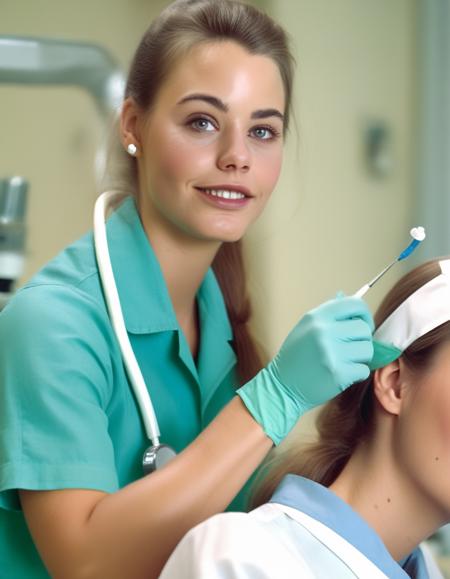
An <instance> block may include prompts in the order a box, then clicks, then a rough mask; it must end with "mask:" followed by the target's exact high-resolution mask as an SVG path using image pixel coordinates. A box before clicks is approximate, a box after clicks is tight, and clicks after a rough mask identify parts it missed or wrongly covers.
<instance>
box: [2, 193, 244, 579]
mask: <svg viewBox="0 0 450 579" xmlns="http://www.w3.org/2000/svg"><path fill="white" fill-rule="evenodd" d="M107 235H108V242H109V250H110V254H111V262H112V266H113V271H114V274H115V278H116V284H117V289H118V292H119V296H120V299H121V304H122V309H123V314H124V319H125V325H126V328H127V331H128V335H129V337H130V341H131V345H132V347H133V350H134V353H135V355H136V358H137V360H138V363H139V365H140V368H141V371H142V373H143V376H144V379H145V382H146V384H147V386H148V388H149V391H150V393H151V397H152V401H153V405H154V407H155V412H156V415H157V418H158V422H159V427H160V430H161V442H163V443H166V444H169V445H171V446H172V447H173V448H174V449H175V450H176V451H177V452H179V451H181V450H182V449H183V448H185V447H186V446H187V445H188V444H189V443H191V442H192V441H193V440H194V439H195V438H196V437H197V436H198V434H199V433H200V432H201V431H202V430H203V429H204V428H205V426H206V425H207V424H208V423H209V422H210V421H211V420H212V419H213V418H214V417H215V416H216V414H217V413H218V412H219V411H220V410H221V409H222V408H223V406H224V405H225V404H227V403H228V402H229V401H230V400H231V398H232V397H233V396H234V393H235V390H236V387H237V386H238V379H237V371H236V355H235V352H234V350H233V347H232V343H231V342H232V339H233V336H232V329H231V326H230V322H229V319H228V315H227V311H226V308H225V304H224V300H223V296H222V293H221V290H220V288H219V285H218V283H217V280H216V278H215V276H214V273H213V271H212V270H211V269H210V270H208V272H207V274H206V276H205V278H204V280H203V282H202V284H201V287H200V288H199V291H198V294H197V304H198V311H199V319H200V346H199V353H198V357H197V363H195V362H194V360H193V357H192V355H191V351H190V349H189V346H188V343H187V341H186V339H185V337H184V334H183V332H182V331H181V329H180V327H179V325H178V322H177V319H176V317H175V312H174V310H173V306H172V303H171V300H170V297H169V294H168V290H167V287H166V284H165V281H164V278H163V275H162V272H161V269H160V266H159V263H158V261H157V259H156V257H155V254H154V252H153V251H152V247H151V245H150V243H149V241H148V238H147V236H146V234H145V232H144V229H143V227H142V224H141V221H140V218H139V214H138V212H137V209H136V205H135V202H134V199H133V198H131V197H128V198H127V199H126V200H125V201H124V202H123V203H122V204H121V206H120V207H119V208H118V209H117V210H116V211H115V212H114V213H113V215H112V216H111V217H110V218H109V219H108V222H107ZM148 445H149V441H148V439H147V438H146V435H145V431H144V427H143V422H142V419H141V416H140V413H139V410H138V406H137V403H136V401H135V399H134V395H133V393H132V390H131V388H130V385H129V382H128V379H127V376H126V374H125V371H124V367H123V363H122V359H121V354H120V351H119V347H118V343H117V341H116V338H115V335H114V333H113V331H112V327H111V324H110V320H109V318H108V314H107V310H106V306H105V301H104V298H103V293H102V289H101V285H100V280H99V273H98V268H97V263H96V259H95V254H94V246H93V236H92V233H90V234H88V235H86V236H84V237H83V238H81V239H80V240H78V241H77V242H75V243H74V244H73V245H71V246H69V247H68V248H66V249H65V250H64V251H62V252H61V253H60V254H59V255H58V256H57V257H56V258H55V259H53V260H52V261H51V262H49V263H48V264H47V265H46V266H45V267H44V268H43V269H42V270H41V271H40V272H39V273H38V274H37V275H36V276H35V277H34V278H33V279H32V280H31V281H30V282H29V283H28V284H27V285H25V286H24V287H23V288H21V289H20V290H19V291H18V292H17V293H16V295H15V296H14V298H13V299H12V300H11V301H10V302H9V304H8V305H7V306H6V308H5V309H4V310H3V311H2V313H1V314H0V576H1V577H5V578H6V577H8V578H27V579H35V578H41V577H42V578H44V577H45V578H48V577H49V575H48V573H47V572H46V571H45V568H44V565H43V563H42V561H41V559H40V557H39V555H38V553H37V551H36V548H35V547H34V544H33V542H32V539H31V536H30V534H29V532H28V529H27V526H26V523H25V520H24V517H23V514H22V512H21V510H20V503H19V500H18V493H17V489H19V488H23V489H34V490H49V489H63V488H83V489H95V490H100V491H104V492H107V493H113V492H115V491H117V490H118V489H120V488H122V487H124V486H125V485H127V484H129V483H131V482H132V481H135V480H136V479H138V478H140V477H141V476H142V455H143V452H144V450H145V449H146V448H147V447H148ZM243 495H244V491H242V492H241V494H240V495H239V496H238V497H237V498H236V500H235V501H234V502H233V503H232V505H231V506H230V508H231V509H233V510H242V508H243V504H244V499H243ZM5 572H6V574H5Z"/></svg>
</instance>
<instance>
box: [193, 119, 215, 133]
mask: <svg viewBox="0 0 450 579" xmlns="http://www.w3.org/2000/svg"><path fill="white" fill-rule="evenodd" d="M189 125H190V126H191V127H192V128H193V129H195V130H196V131H202V132H207V133H209V132H212V131H215V130H216V127H215V126H214V124H213V123H212V121H210V120H209V119H205V118H203V117H199V118H198V119H192V120H191V121H189Z"/></svg>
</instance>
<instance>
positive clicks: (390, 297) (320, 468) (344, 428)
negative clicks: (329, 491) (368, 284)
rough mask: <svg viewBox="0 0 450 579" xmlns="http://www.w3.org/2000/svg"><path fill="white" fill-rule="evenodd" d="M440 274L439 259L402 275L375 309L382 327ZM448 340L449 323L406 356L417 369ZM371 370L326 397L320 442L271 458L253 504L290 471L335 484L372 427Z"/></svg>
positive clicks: (319, 421)
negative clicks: (356, 380)
mask: <svg viewBox="0 0 450 579" xmlns="http://www.w3.org/2000/svg"><path fill="white" fill-rule="evenodd" d="M440 273H441V270H440V267H439V260H437V259H436V260H432V261H429V262H427V263H424V264H422V265H420V266H419V267H416V268H415V269H413V270H412V271H411V272H409V273H408V274H406V275H405V276H404V277H403V278H401V279H400V280H399V281H398V282H397V283H396V284H395V285H394V287H393V288H392V289H391V291H390V292H389V293H388V294H387V295H386V297H385V298H384V300H383V301H382V303H381V305H380V307H379V308H378V310H377V312H376V314H375V325H376V326H377V327H378V326H379V325H380V324H381V323H382V322H383V321H384V320H385V319H386V318H387V317H388V316H389V315H390V314H391V313H392V312H393V311H394V310H396V309H397V308H398V307H399V306H400V304H402V303H403V302H404V301H405V300H406V299H407V298H408V297H409V296H410V295H411V294H413V293H414V292H415V291H416V290H418V289H419V288H420V287H422V286H423V285H424V284H425V283H427V282H428V281H430V280H432V279H433V278H435V277H436V276H438V275H439V274H440ZM449 339H450V322H445V323H444V324H441V325H440V326H438V327H437V328H435V329H434V330H432V331H430V332H428V333H427V334H425V335H424V336H422V337H420V338H419V339H417V340H416V341H415V342H414V343H412V344H411V345H410V346H409V347H408V348H407V349H406V350H405V351H404V352H403V354H402V359H403V360H404V362H405V363H406V364H407V365H408V367H409V368H410V369H411V370H412V371H414V372H417V373H419V372H421V371H423V370H425V369H426V368H427V367H428V366H429V364H430V362H431V360H432V358H433V355H434V354H435V353H436V351H437V348H438V347H439V346H440V345H441V344H442V343H443V341H444V340H449ZM372 386H373V372H372V373H371V375H370V376H369V377H368V378H367V380H365V381H363V382H359V383H357V384H354V385H353V386H351V387H350V388H348V389H347V390H345V391H344V392H342V393H341V394H339V396H337V397H336V398H334V399H333V400H331V401H330V402H328V403H327V404H326V405H325V406H324V407H323V408H322V410H321V411H320V413H319V415H318V418H317V431H318V441H317V442H314V443H312V444H309V445H306V446H304V445H302V447H300V446H299V445H294V446H292V447H291V448H289V449H288V450H286V451H285V452H284V453H280V455H279V456H278V457H275V458H273V459H272V461H269V462H268V463H267V464H266V466H265V468H264V470H263V472H262V474H261V475H260V476H259V477H258V486H257V488H256V490H255V492H254V494H253V497H252V506H253V507H256V506H259V505H261V504H263V503H265V502H267V501H268V500H269V499H270V497H271V496H272V494H273V492H274V491H275V489H276V487H277V486H278V484H279V483H280V482H281V480H282V479H283V477H284V476H285V475H286V474H289V473H292V474H298V475H301V476H304V477H306V478H309V479H311V480H314V481H316V482H318V483H320V484H322V485H324V486H329V485H331V484H332V483H333V482H334V480H335V479H336V478H337V477H338V476H339V474H340V473H341V471H342V469H343V468H344V467H345V465H346V464H347V462H348V460H349V458H350V457H351V455H352V454H353V452H354V450H355V449H356V447H357V446H358V445H359V444H360V443H361V442H363V441H364V440H366V439H367V438H368V437H369V436H370V434H371V432H372V429H373V427H374V421H373V408H374V404H373V400H374V399H373V388H372Z"/></svg>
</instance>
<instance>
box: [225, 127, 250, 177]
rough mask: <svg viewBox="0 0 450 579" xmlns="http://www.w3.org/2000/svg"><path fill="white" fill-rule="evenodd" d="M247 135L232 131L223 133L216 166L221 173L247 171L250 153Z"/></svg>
mask: <svg viewBox="0 0 450 579" xmlns="http://www.w3.org/2000/svg"><path fill="white" fill-rule="evenodd" d="M247 140H248V135H247V134H242V132H241V131H239V130H237V129H233V130H230V131H228V132H227V133H224V135H223V138H222V141H221V143H220V149H219V154H218V159H217V166H218V167H219V169H221V170H222V171H248V170H249V169H250V151H249V147H248V142H247Z"/></svg>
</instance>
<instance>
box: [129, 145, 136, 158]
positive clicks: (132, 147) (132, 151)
mask: <svg viewBox="0 0 450 579" xmlns="http://www.w3.org/2000/svg"><path fill="white" fill-rule="evenodd" d="M127 151H128V153H129V154H130V155H131V156H132V157H134V156H135V155H136V152H137V147H136V145H135V144H134V143H130V144H129V145H128V147H127Z"/></svg>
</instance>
